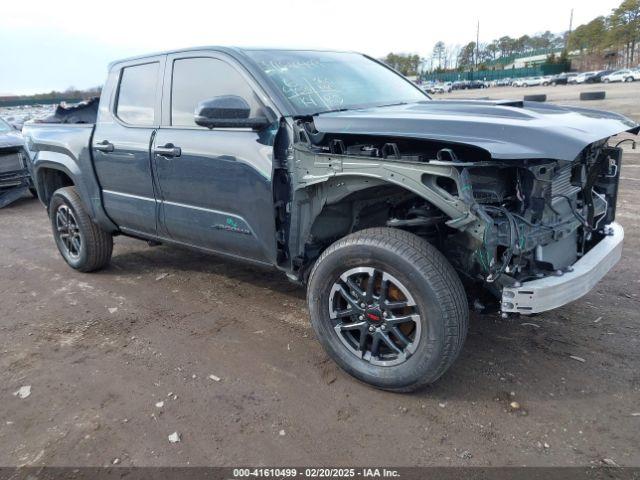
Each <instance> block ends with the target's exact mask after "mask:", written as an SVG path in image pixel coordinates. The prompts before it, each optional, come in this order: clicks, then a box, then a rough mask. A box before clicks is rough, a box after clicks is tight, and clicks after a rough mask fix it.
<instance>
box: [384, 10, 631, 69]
mask: <svg viewBox="0 0 640 480" xmlns="http://www.w3.org/2000/svg"><path fill="white" fill-rule="evenodd" d="M639 47H640V0H623V1H622V3H621V4H620V5H619V6H618V7H617V8H615V9H613V11H612V12H611V14H610V15H608V16H601V17H597V18H595V19H593V20H592V21H590V22H589V23H587V24H584V25H580V26H578V27H577V28H576V29H575V30H573V31H572V32H568V31H567V32H562V33H559V34H555V33H552V32H550V31H546V32H544V33H540V34H536V35H522V36H520V37H517V38H512V37H510V36H503V37H500V38H497V39H494V40H492V41H490V42H487V43H482V42H480V43H479V44H476V42H473V41H472V42H469V43H467V44H465V45H448V44H445V43H444V42H442V41H438V42H436V44H435V45H434V46H433V49H432V51H431V55H430V56H427V57H420V56H419V55H416V54H397V53H390V54H388V55H387V56H386V57H385V58H384V59H383V61H384V62H385V63H387V64H388V65H390V66H391V67H393V68H395V69H396V70H398V71H400V72H401V73H403V74H404V75H408V76H412V75H418V74H420V73H421V72H423V71H429V72H445V71H451V70H470V69H487V68H490V67H494V68H501V66H504V65H505V64H507V63H509V62H510V61H511V60H512V59H513V58H515V57H518V56H523V55H525V54H527V53H529V52H535V51H545V50H546V51H561V52H562V53H560V54H559V55H558V56H556V55H555V54H553V53H551V54H550V55H549V57H548V59H547V62H548V63H567V64H568V52H578V55H577V60H578V62H579V63H580V62H582V61H584V60H589V62H590V63H598V64H599V65H598V66H599V67H604V66H624V67H635V66H636V64H637V63H638V60H639V59H638V56H639V54H638V52H637V50H638V48H639Z"/></svg>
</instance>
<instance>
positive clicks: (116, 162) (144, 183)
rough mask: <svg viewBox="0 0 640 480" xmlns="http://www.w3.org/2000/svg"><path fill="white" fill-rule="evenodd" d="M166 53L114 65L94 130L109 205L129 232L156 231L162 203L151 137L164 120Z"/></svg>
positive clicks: (113, 216)
mask: <svg viewBox="0 0 640 480" xmlns="http://www.w3.org/2000/svg"><path fill="white" fill-rule="evenodd" d="M164 61H165V56H164V55H162V56H158V57H151V58H145V59H143V60H139V61H133V62H125V63H123V64H122V65H121V66H120V65H119V66H118V67H117V68H115V69H112V71H111V73H110V75H109V78H108V80H107V84H106V85H105V87H104V91H105V92H109V93H107V94H110V95H111V99H110V101H109V102H108V104H107V105H108V107H105V108H104V110H102V109H101V110H100V112H99V115H98V122H97V123H96V128H95V132H94V135H93V144H92V151H93V159H94V165H95V169H96V175H97V177H98V180H99V182H100V186H101V187H102V197H103V202H104V208H105V211H106V212H107V214H108V215H109V217H110V218H111V219H112V220H113V221H114V222H115V223H116V224H117V225H118V226H119V227H120V229H122V230H123V231H125V232H129V233H133V234H142V235H151V236H155V235H156V227H157V225H156V224H157V221H156V218H157V208H156V199H155V192H154V185H153V177H152V172H151V158H150V148H151V141H152V138H153V136H154V135H155V132H156V130H157V128H158V126H159V124H160V107H161V95H162V87H161V86H162V75H163V72H164Z"/></svg>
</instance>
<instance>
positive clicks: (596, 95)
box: [580, 91, 606, 100]
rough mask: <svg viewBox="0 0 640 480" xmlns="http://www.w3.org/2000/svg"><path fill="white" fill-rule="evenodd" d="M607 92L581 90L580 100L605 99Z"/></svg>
mask: <svg viewBox="0 0 640 480" xmlns="http://www.w3.org/2000/svg"><path fill="white" fill-rule="evenodd" d="M605 96H606V92H604V91H600V92H580V100H604V98H605Z"/></svg>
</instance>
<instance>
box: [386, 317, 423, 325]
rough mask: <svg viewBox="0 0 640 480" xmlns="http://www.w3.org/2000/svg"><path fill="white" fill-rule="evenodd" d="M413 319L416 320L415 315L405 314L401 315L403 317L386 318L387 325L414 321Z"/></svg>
mask: <svg viewBox="0 0 640 480" xmlns="http://www.w3.org/2000/svg"><path fill="white" fill-rule="evenodd" d="M415 321H416V316H415V315H406V316H403V317H392V318H388V319H387V325H390V326H396V325H400V324H401V323H407V322H415Z"/></svg>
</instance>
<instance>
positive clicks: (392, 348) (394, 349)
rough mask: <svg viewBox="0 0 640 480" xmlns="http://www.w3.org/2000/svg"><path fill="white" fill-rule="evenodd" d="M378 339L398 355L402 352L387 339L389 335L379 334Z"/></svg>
mask: <svg viewBox="0 0 640 480" xmlns="http://www.w3.org/2000/svg"><path fill="white" fill-rule="evenodd" d="M380 339H381V340H382V341H383V342H384V344H385V345H386V346H387V347H389V348H390V349H391V350H393V351H394V352H395V353H397V354H398V355H399V354H401V353H402V350H400V349H399V348H398V346H397V345H396V344H395V343H393V340H391V339H390V338H389V335H387V334H386V333H383V332H380Z"/></svg>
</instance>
